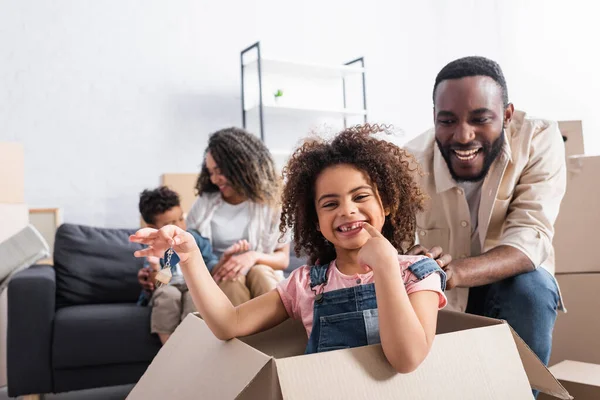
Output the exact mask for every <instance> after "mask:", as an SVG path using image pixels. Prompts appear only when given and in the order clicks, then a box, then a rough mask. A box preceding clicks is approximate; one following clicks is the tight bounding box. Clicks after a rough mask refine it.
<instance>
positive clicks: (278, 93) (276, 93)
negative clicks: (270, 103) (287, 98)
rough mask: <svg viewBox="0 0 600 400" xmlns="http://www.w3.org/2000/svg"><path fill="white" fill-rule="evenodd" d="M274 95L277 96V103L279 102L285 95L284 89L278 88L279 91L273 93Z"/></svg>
mask: <svg viewBox="0 0 600 400" xmlns="http://www.w3.org/2000/svg"><path fill="white" fill-rule="evenodd" d="M273 96H274V97H275V104H279V103H280V99H281V97H282V96H283V90H281V89H277V91H276V92H275V93H273Z"/></svg>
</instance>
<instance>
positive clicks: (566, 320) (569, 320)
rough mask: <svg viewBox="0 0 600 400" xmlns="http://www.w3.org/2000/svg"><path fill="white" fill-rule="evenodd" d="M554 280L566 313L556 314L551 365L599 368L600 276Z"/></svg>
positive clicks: (598, 274)
mask: <svg viewBox="0 0 600 400" xmlns="http://www.w3.org/2000/svg"><path fill="white" fill-rule="evenodd" d="M556 278H557V280H558V284H559V286H560V290H561V293H562V295H563V297H564V300H565V304H566V306H567V311H568V312H567V313H558V318H557V319H556V325H555V326H554V333H553V335H552V355H551V357H550V365H555V364H557V363H559V362H561V361H564V360H575V361H582V362H588V363H594V364H600V345H599V343H598V341H599V339H600V317H598V310H599V309H600V296H598V288H600V273H588V274H562V275H557V276H556ZM599 398H600V397H599Z"/></svg>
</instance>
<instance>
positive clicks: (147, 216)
mask: <svg viewBox="0 0 600 400" xmlns="http://www.w3.org/2000/svg"><path fill="white" fill-rule="evenodd" d="M139 209H140V213H141V214H142V219H143V220H144V222H145V223H146V224H147V225H148V226H149V227H151V228H155V229H160V228H162V227H163V226H166V225H176V226H177V227H179V228H181V229H184V230H186V229H187V228H186V223H185V218H184V215H183V209H182V208H181V203H180V200H179V195H178V194H177V193H175V192H174V191H172V190H170V189H169V188H167V187H166V186H161V187H159V188H157V189H154V190H144V191H143V192H142V193H141V195H140V203H139ZM189 232H190V233H191V234H192V236H194V238H195V239H196V243H197V244H198V248H200V252H201V253H202V258H203V259H204V263H205V264H206V266H207V267H208V270H209V271H211V270H212V269H213V268H214V267H215V265H217V264H218V263H219V258H218V257H217V256H216V255H215V254H213V250H212V246H211V244H210V241H209V240H208V239H207V238H205V237H203V236H200V234H199V233H198V231H195V230H189ZM248 247H249V246H248V243H246V242H245V241H240V242H238V243H236V244H234V245H233V246H231V247H230V248H229V249H227V250H226V252H225V253H224V254H223V258H224V259H226V258H228V257H230V256H231V255H233V254H235V253H238V252H242V251H246V250H248ZM171 261H172V262H171V274H172V275H173V277H172V278H171V281H170V282H169V284H168V285H163V286H161V287H159V288H156V289H155V287H154V281H153V280H152V278H151V277H152V275H153V274H152V271H158V270H160V268H162V266H163V265H164V264H163V260H161V259H159V258H157V257H148V258H147V259H146V262H145V263H144V268H142V269H141V270H140V271H139V272H138V281H139V282H140V284H141V285H142V288H143V290H142V293H141V295H140V298H139V300H138V304H139V305H143V306H145V305H150V306H151V307H152V317H151V324H150V327H151V331H152V333H156V334H158V336H159V337H160V341H161V342H162V343H163V344H164V343H165V342H166V341H167V339H169V336H171V334H172V333H173V332H174V331H175V328H177V326H178V325H179V323H180V322H181V321H182V320H183V318H185V317H186V316H187V314H188V313H191V312H195V311H196V308H195V307H194V302H193V301H192V297H191V296H190V293H189V291H188V289H187V285H186V284H185V280H184V279H183V274H182V273H181V269H180V268H179V264H177V262H178V258H177V257H176V255H175V254H174V255H173V258H172V260H171Z"/></svg>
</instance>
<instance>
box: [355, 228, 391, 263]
mask: <svg viewBox="0 0 600 400" xmlns="http://www.w3.org/2000/svg"><path fill="white" fill-rule="evenodd" d="M363 229H364V230H365V231H367V233H368V234H369V235H370V236H371V238H370V239H369V240H368V241H367V243H365V245H364V246H363V247H362V248H361V249H360V251H359V252H358V262H359V263H360V264H361V265H366V266H368V267H369V268H371V269H372V270H378V269H381V268H384V267H385V266H386V265H390V264H391V265H394V266H397V265H398V250H396V249H395V248H394V246H392V244H391V243H390V241H389V240H387V239H386V238H385V236H383V235H382V234H381V232H379V231H378V230H377V229H375V228H373V226H371V225H370V224H368V223H366V222H365V223H363Z"/></svg>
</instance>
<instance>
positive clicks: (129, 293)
mask: <svg viewBox="0 0 600 400" xmlns="http://www.w3.org/2000/svg"><path fill="white" fill-rule="evenodd" d="M133 232H135V230H133V229H107V228H94V227H89V226H83V225H73V224H63V225H61V226H60V227H59V228H58V230H57V232H56V240H55V243H54V269H55V270H56V305H57V307H64V306H69V305H79V304H99V303H127V302H132V303H133V302H135V301H136V300H137V298H138V296H139V294H140V289H141V288H140V285H139V283H138V281H137V271H138V270H139V269H140V268H142V266H143V262H144V261H143V259H141V258H135V257H134V256H133V252H134V251H135V250H138V249H140V248H142V246H141V245H139V244H135V243H131V242H129V235H130V234H132V233H133Z"/></svg>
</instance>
